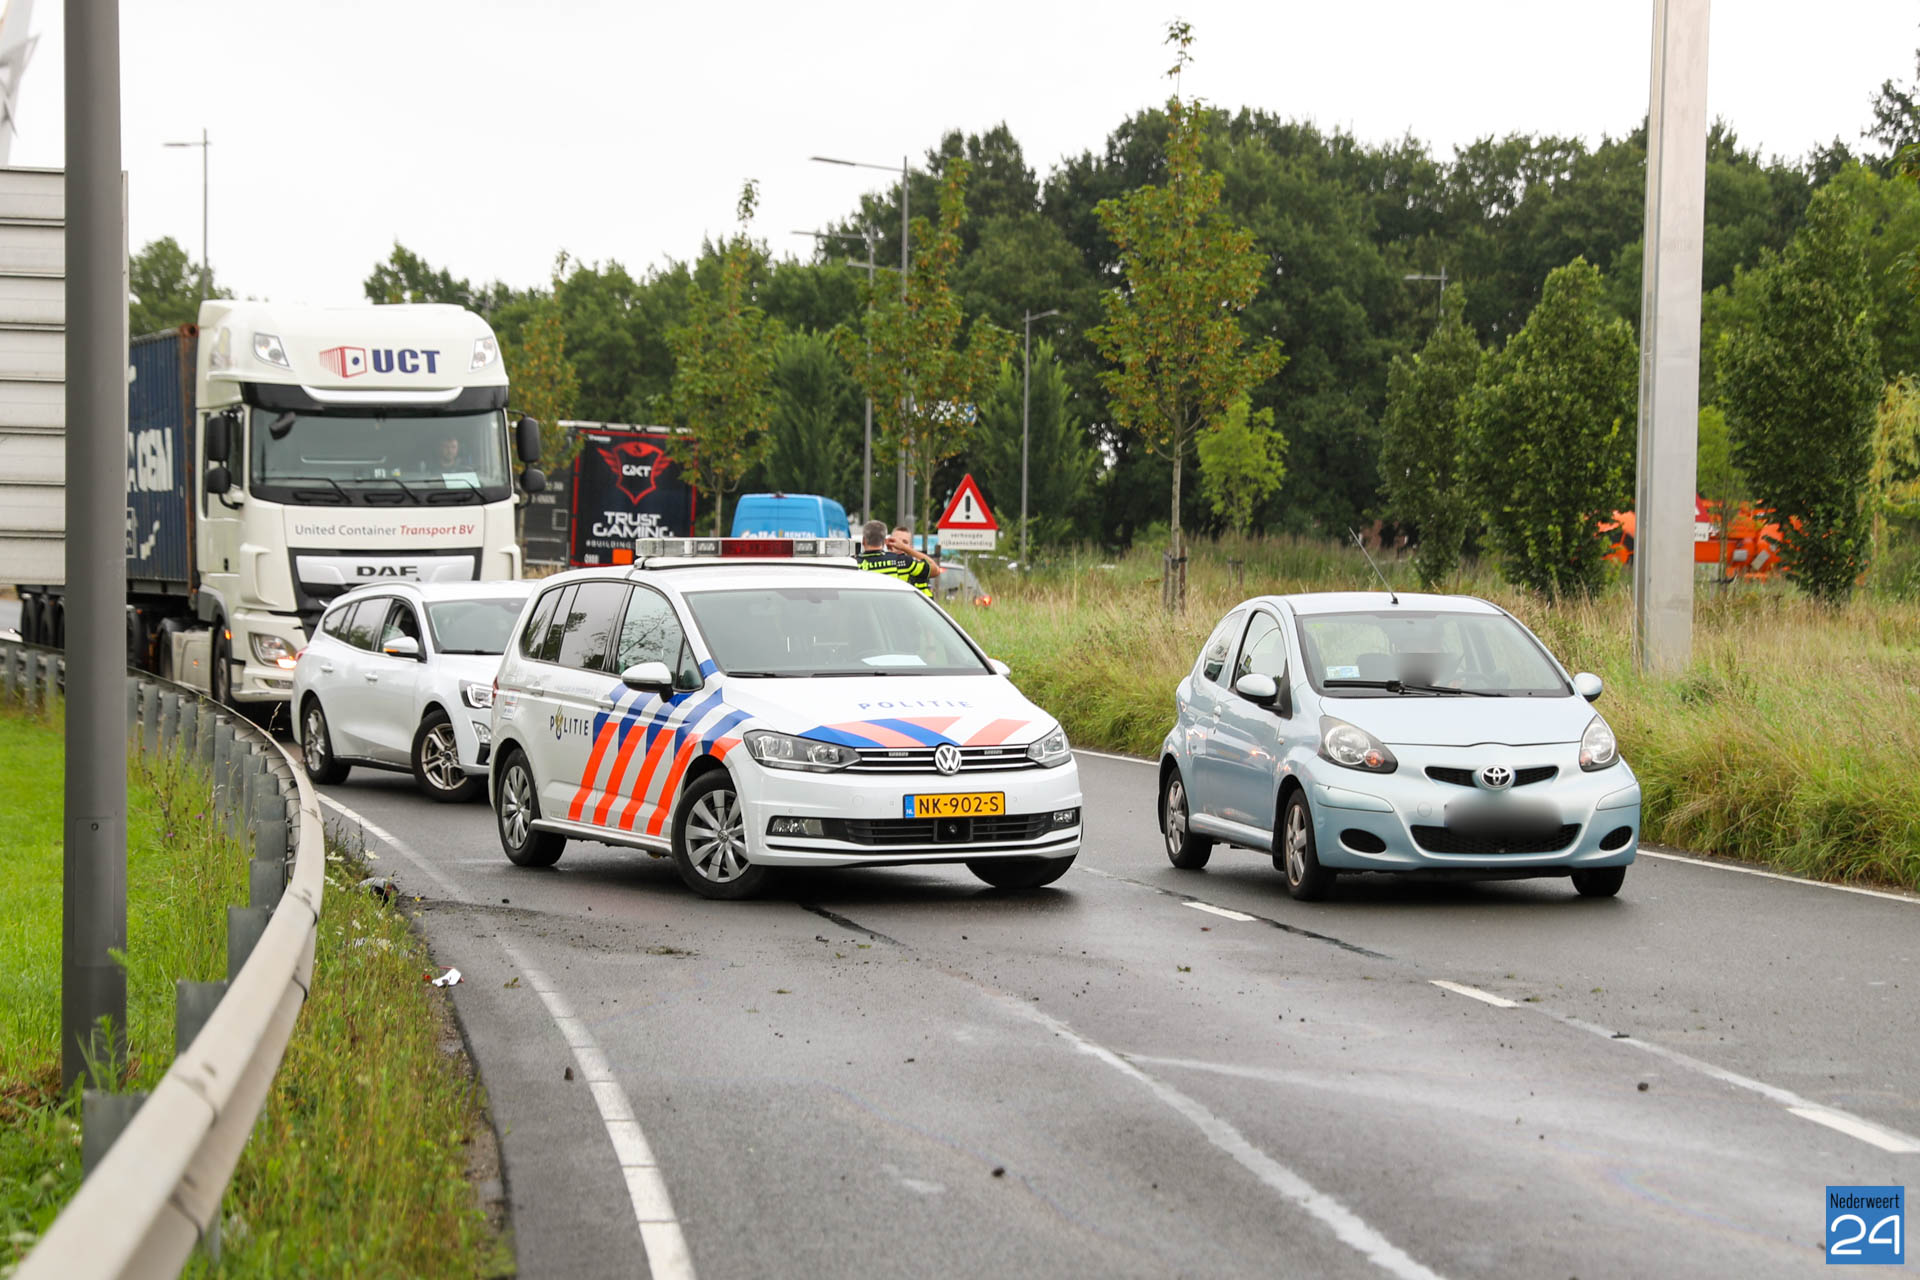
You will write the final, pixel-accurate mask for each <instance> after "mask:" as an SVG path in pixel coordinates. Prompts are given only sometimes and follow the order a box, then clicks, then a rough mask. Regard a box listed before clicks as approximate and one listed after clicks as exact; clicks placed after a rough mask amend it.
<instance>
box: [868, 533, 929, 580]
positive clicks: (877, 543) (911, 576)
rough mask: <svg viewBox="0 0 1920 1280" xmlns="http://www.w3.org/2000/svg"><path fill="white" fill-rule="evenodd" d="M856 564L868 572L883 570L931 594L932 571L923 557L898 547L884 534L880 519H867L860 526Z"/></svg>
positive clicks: (890, 575)
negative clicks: (857, 561) (917, 557)
mask: <svg viewBox="0 0 1920 1280" xmlns="http://www.w3.org/2000/svg"><path fill="white" fill-rule="evenodd" d="M859 561H860V567H861V568H862V569H866V570H868V571H870V572H872V573H884V574H886V575H887V576H889V577H893V578H899V579H900V580H902V581H903V582H906V583H908V584H910V585H912V586H915V587H918V588H919V589H920V592H921V594H922V595H925V596H929V597H931V596H932V595H933V587H932V586H931V583H932V581H933V573H932V571H931V570H930V569H928V567H927V564H926V562H925V561H924V560H920V559H916V558H915V557H914V556H912V555H910V554H908V553H907V552H905V551H902V550H900V549H899V548H898V547H897V546H895V545H893V539H890V538H889V537H887V526H886V524H885V522H884V521H880V520H869V521H867V523H866V524H865V525H863V526H862V527H861V529H860V555H859Z"/></svg>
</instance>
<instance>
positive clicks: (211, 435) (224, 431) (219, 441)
mask: <svg viewBox="0 0 1920 1280" xmlns="http://www.w3.org/2000/svg"><path fill="white" fill-rule="evenodd" d="M206 450H207V461H208V462H225V461H226V460H227V458H228V457H229V456H230V455H231V454H232V453H233V416H232V414H231V413H230V412H229V411H228V410H225V409H222V410H221V411H220V412H219V413H210V414H208V415H207V430H206ZM215 492H220V490H215Z"/></svg>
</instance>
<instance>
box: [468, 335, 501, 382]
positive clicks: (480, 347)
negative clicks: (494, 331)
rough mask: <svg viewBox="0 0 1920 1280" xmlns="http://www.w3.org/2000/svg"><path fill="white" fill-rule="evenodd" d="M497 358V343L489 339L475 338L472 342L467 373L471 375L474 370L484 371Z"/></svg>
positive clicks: (498, 347)
mask: <svg viewBox="0 0 1920 1280" xmlns="http://www.w3.org/2000/svg"><path fill="white" fill-rule="evenodd" d="M499 358H500V344H499V343H498V342H495V341H494V340H493V339H492V338H490V337H489V338H475V339H474V340H473V359H472V361H471V362H469V363H468V365H467V372H468V373H472V372H473V371H474V370H475V369H484V368H486V367H487V366H488V365H490V364H492V363H493V362H494V361H495V360H498V359H499Z"/></svg>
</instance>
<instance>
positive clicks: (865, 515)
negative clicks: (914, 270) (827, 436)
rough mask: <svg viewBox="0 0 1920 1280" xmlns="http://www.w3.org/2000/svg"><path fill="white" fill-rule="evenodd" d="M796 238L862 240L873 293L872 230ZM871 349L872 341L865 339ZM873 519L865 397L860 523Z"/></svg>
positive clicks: (869, 403) (869, 406)
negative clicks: (864, 244)
mask: <svg viewBox="0 0 1920 1280" xmlns="http://www.w3.org/2000/svg"><path fill="white" fill-rule="evenodd" d="M793 234H794V235H796V236H812V237H813V238H814V239H815V240H816V241H818V240H864V241H866V244H867V292H868V293H872V292H873V228H872V227H868V228H867V229H866V230H865V231H862V232H860V233H858V234H855V233H854V232H851V231H796V232H794V233H793ZM867 345H868V347H872V345H873V339H872V338H868V339H867ZM871 519H873V397H872V396H871V395H869V396H868V397H867V428H866V434H865V435H864V436H863V437H862V439H861V446H860V521H861V523H862V524H864V523H866V522H867V521H868V520H871Z"/></svg>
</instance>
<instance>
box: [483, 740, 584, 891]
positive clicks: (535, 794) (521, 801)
mask: <svg viewBox="0 0 1920 1280" xmlns="http://www.w3.org/2000/svg"><path fill="white" fill-rule="evenodd" d="M493 816H494V819H495V822H496V824H497V825H498V826H499V828H500V847H501V848H502V849H504V850H506V854H507V860H508V861H509V862H511V863H513V865H514V866H516V867H550V866H552V865H553V864H554V863H556V862H558V861H560V853H561V851H562V850H563V849H565V848H566V845H567V840H566V837H565V836H561V835H556V834H554V833H553V832H551V831H536V830H534V826H533V824H534V823H535V822H537V821H539V819H540V793H539V791H538V790H537V789H536V788H535V786H534V782H533V768H532V766H530V765H528V763H527V757H526V756H525V755H523V754H522V753H520V752H519V751H514V752H512V753H511V754H510V755H508V756H507V758H506V760H505V761H503V762H502V763H501V766H500V780H499V784H498V787H497V789H496V790H495V791H494V796H493Z"/></svg>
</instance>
